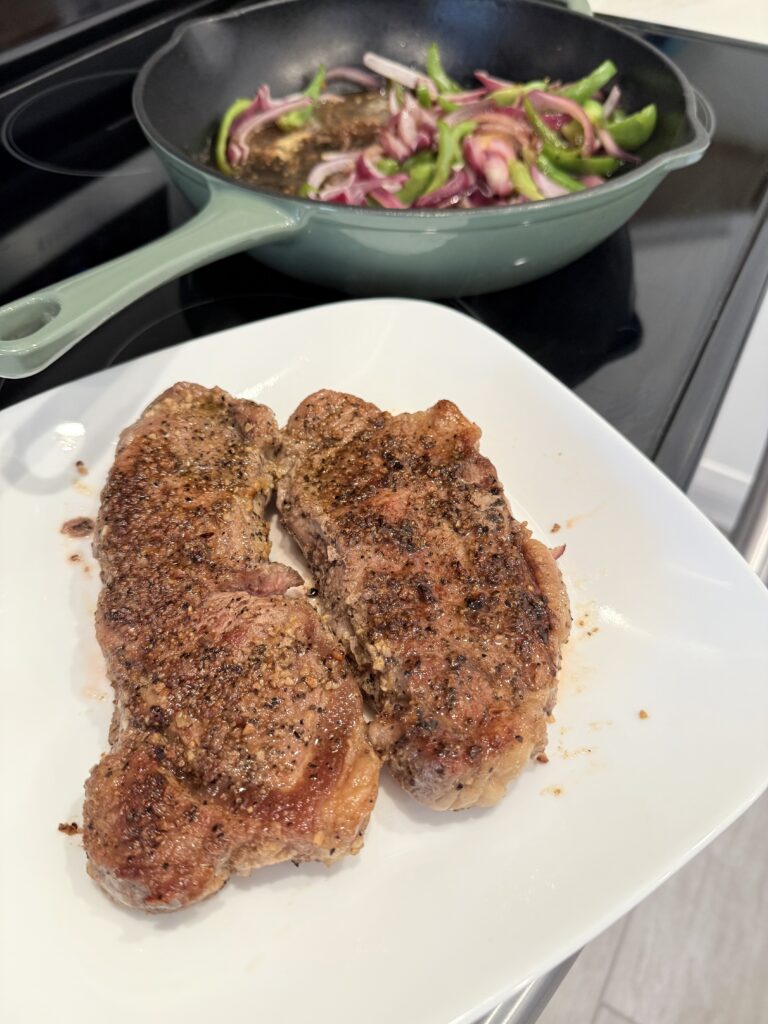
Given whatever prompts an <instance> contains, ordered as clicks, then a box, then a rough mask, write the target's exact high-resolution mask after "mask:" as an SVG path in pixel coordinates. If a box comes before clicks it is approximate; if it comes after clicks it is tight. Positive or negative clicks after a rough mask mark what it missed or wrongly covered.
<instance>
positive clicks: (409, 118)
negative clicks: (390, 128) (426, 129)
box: [397, 107, 419, 153]
mask: <svg viewBox="0 0 768 1024" xmlns="http://www.w3.org/2000/svg"><path fill="white" fill-rule="evenodd" d="M397 131H398V134H399V136H400V138H401V139H402V140H403V142H404V143H405V145H406V146H407V147H408V149H409V151H410V152H411V153H413V151H414V150H415V149H416V146H417V144H418V141H419V129H418V126H417V124H416V119H415V117H414V116H413V113H412V112H411V111H410V110H409V109H408V108H407V107H403V109H402V110H401V111H400V113H399V114H398V118H397Z"/></svg>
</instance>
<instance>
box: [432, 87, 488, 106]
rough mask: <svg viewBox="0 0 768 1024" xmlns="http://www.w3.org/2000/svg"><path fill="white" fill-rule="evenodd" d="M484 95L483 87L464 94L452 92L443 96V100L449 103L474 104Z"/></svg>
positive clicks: (469, 90)
mask: <svg viewBox="0 0 768 1024" xmlns="http://www.w3.org/2000/svg"><path fill="white" fill-rule="evenodd" d="M485 94H486V89H485V86H483V88H482V89H468V90H466V91H465V92H452V93H448V94H447V95H445V96H443V99H445V100H448V102H449V103H459V104H463V103H474V102H475V100H481V99H482V98H483V96H485Z"/></svg>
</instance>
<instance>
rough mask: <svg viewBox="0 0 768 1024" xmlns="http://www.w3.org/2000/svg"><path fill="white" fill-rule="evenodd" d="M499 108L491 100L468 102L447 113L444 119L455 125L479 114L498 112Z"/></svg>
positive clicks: (470, 119) (446, 122)
mask: <svg viewBox="0 0 768 1024" xmlns="http://www.w3.org/2000/svg"><path fill="white" fill-rule="evenodd" d="M498 109H499V108H498V107H497V106H496V104H495V103H492V102H491V101H490V100H480V101H479V102H477V103H467V104H465V105H464V106H463V107H460V108H459V109H458V110H452V111H451V113H450V114H446V115H445V117H444V118H443V121H444V122H445V124H448V125H451V126H453V125H456V124H461V122H462V121H473V120H474V119H475V118H476V117H477V115H478V114H490V113H491V112H498Z"/></svg>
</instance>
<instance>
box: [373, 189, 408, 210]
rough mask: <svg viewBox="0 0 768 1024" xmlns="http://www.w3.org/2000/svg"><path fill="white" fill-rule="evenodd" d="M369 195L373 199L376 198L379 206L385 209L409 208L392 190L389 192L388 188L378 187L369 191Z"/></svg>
mask: <svg viewBox="0 0 768 1024" xmlns="http://www.w3.org/2000/svg"><path fill="white" fill-rule="evenodd" d="M368 195H369V196H370V197H371V199H375V200H376V202H377V203H378V204H379V206H383V207H384V209H385V210H407V209H408V207H407V206H406V205H405V203H404V202H402V200H400V199H398V198H397V196H394V195H392V193H391V192H387V190H386V189H383V188H377V189H373V191H372V192H369V193H368Z"/></svg>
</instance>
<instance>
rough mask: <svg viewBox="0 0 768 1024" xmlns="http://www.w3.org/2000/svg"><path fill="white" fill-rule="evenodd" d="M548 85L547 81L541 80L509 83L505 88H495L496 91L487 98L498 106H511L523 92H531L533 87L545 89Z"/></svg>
mask: <svg viewBox="0 0 768 1024" xmlns="http://www.w3.org/2000/svg"><path fill="white" fill-rule="evenodd" d="M548 86H549V82H545V81H543V80H541V81H538V82H526V83H525V84H524V85H523V84H521V85H510V86H507V88H506V89H497V90H496V92H492V93H491V95H490V97H489V99H491V100H493V102H494V103H495V104H496V105H497V106H498V107H511V106H512V105H513V104H515V103H517V101H518V100H519V99H520V97H521V96H522V95H523V93H526V92H533V90H534V89H546V88H547V87H548Z"/></svg>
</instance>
